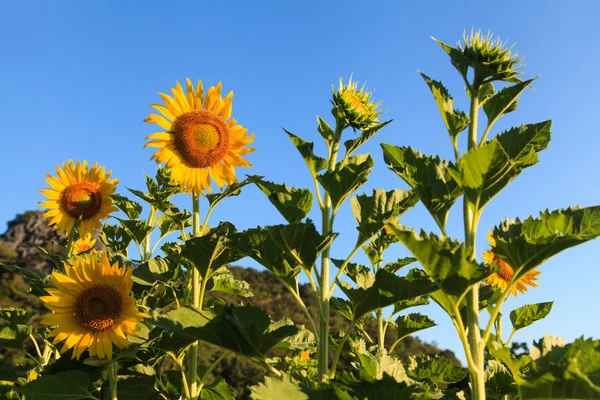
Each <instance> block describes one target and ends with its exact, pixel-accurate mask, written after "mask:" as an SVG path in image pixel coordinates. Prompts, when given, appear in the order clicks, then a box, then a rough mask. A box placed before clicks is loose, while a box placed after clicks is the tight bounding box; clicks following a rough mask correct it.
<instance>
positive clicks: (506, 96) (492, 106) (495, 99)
mask: <svg viewBox="0 0 600 400" xmlns="http://www.w3.org/2000/svg"><path fill="white" fill-rule="evenodd" d="M534 80H535V78H534V79H530V80H528V81H524V82H519V83H516V84H514V85H512V86H507V87H505V88H503V89H502V90H500V91H499V92H497V93H495V94H494V95H493V96H491V97H490V98H488V99H487V101H486V102H485V104H484V105H483V111H484V112H485V115H486V116H487V118H488V125H491V124H493V123H494V122H495V121H496V120H497V119H498V118H500V117H501V116H502V115H504V114H508V113H509V112H512V111H514V110H515V109H516V108H517V100H518V99H519V96H521V94H522V93H523V92H524V91H525V89H527V88H528V87H529V85H531V82H533V81H534Z"/></svg>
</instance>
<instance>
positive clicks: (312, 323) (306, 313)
mask: <svg viewBox="0 0 600 400" xmlns="http://www.w3.org/2000/svg"><path fill="white" fill-rule="evenodd" d="M284 286H285V287H286V288H287V289H288V290H289V291H290V293H291V294H292V296H294V298H295V299H296V302H297V303H298V305H299V306H300V308H302V312H304V316H305V317H306V320H307V321H308V323H309V325H310V330H311V331H312V333H314V334H315V340H316V341H317V348H318V347H319V331H318V330H317V327H316V325H315V321H314V320H313V318H312V316H311V315H310V312H309V311H308V308H307V307H306V304H305V303H304V300H302V297H300V293H299V291H298V277H296V291H294V290H293V289H292V288H291V287H289V286H288V285H284Z"/></svg>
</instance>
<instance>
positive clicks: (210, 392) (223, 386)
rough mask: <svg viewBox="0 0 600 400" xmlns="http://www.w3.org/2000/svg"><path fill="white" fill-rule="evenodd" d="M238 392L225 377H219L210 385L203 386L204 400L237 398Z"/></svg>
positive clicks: (201, 396)
mask: <svg viewBox="0 0 600 400" xmlns="http://www.w3.org/2000/svg"><path fill="white" fill-rule="evenodd" d="M236 395H237V392H236V391H235V389H234V388H232V387H231V386H229V385H228V384H227V382H225V380H224V379H223V378H217V379H216V380H215V381H214V382H213V383H212V384H210V385H209V386H205V387H203V388H202V392H200V398H201V399H202V400H235V398H236Z"/></svg>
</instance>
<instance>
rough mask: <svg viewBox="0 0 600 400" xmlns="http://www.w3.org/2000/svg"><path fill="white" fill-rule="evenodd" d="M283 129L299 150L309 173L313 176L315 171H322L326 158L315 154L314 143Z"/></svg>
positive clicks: (325, 166)
mask: <svg viewBox="0 0 600 400" xmlns="http://www.w3.org/2000/svg"><path fill="white" fill-rule="evenodd" d="M284 131H285V133H287V135H288V136H289V137H290V139H291V140H292V143H294V146H296V148H297V149H298V151H299V152H300V155H301V156H302V158H303V159H304V162H306V166H307V167H308V169H309V170H310V174H311V175H312V176H313V177H315V176H317V173H319V171H322V170H324V169H325V168H327V160H326V159H324V158H321V157H318V156H316V155H315V153H314V150H313V148H314V146H315V144H314V143H313V142H307V141H306V140H304V139H302V138H300V137H298V136H296V135H294V134H293V133H291V132H288V131H286V130H285V129H284Z"/></svg>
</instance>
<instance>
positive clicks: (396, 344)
mask: <svg viewBox="0 0 600 400" xmlns="http://www.w3.org/2000/svg"><path fill="white" fill-rule="evenodd" d="M407 336H409V335H404V336H401V337H399V338H398V339H396V341H395V342H394V343H393V344H392V345H391V346H390V349H389V350H388V353H389V354H391V353H392V352H393V351H394V349H395V348H396V346H398V343H400V342H401V341H402V339H404V338H405V337H407Z"/></svg>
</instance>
